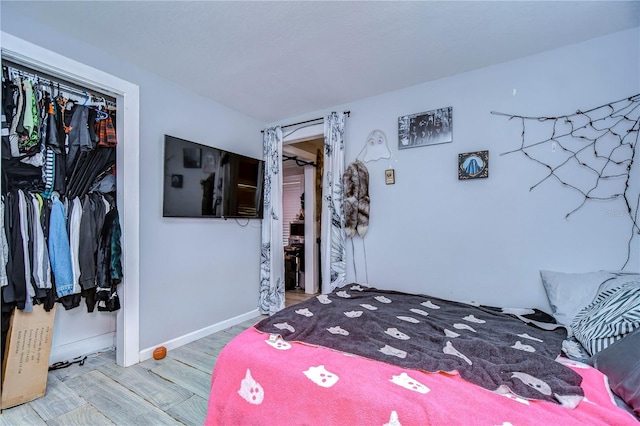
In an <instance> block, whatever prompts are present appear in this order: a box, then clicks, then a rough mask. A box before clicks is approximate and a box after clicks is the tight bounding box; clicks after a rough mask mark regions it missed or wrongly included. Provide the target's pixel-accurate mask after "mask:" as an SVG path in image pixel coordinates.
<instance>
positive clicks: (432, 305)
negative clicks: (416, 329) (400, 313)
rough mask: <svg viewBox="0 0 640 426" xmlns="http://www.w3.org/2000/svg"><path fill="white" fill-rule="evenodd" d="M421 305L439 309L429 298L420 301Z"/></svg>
mask: <svg viewBox="0 0 640 426" xmlns="http://www.w3.org/2000/svg"><path fill="white" fill-rule="evenodd" d="M421 305H422V306H425V307H427V308H430V309H440V306H438V305H435V304H433V303H432V302H431V300H427V301H426V302H422V303H421Z"/></svg>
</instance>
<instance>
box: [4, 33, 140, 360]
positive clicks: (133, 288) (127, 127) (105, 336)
mask: <svg viewBox="0 0 640 426" xmlns="http://www.w3.org/2000/svg"><path fill="white" fill-rule="evenodd" d="M1 36H2V37H1V38H0V40H1V42H2V44H1V46H0V47H1V51H2V61H3V63H5V62H11V63H13V64H15V65H16V66H17V67H25V68H27V69H29V70H32V71H33V72H35V73H36V74H38V75H40V76H41V78H42V80H43V81H44V80H50V82H51V83H52V84H50V85H49V88H50V89H51V90H52V91H54V92H55V91H57V85H56V84H55V82H54V81H55V80H58V81H59V82H61V84H60V86H61V88H62V86H63V85H64V86H66V87H65V88H66V89H67V91H68V92H75V96H74V100H75V101H76V103H77V104H83V103H84V104H86V105H85V107H88V106H89V104H91V103H100V104H101V106H102V103H104V111H103V113H104V114H110V113H113V118H114V119H113V122H114V123H115V126H114V129H113V132H111V131H110V132H109V133H110V134H115V139H117V141H118V143H117V145H116V147H115V170H117V173H116V174H115V179H114V180H115V187H116V188H117V191H116V192H115V193H113V194H114V197H113V198H114V199H113V205H115V206H117V209H118V213H119V220H120V229H121V233H122V234H121V238H120V241H121V249H122V252H121V264H122V281H121V282H120V284H118V285H117V287H116V288H117V290H116V291H117V293H118V295H119V299H120V308H119V309H117V310H116V309H114V310H113V311H111V312H108V311H104V310H103V311H98V308H97V307H96V308H95V310H94V312H91V313H89V312H87V310H88V309H87V307H86V306H85V301H84V300H82V301H81V304H80V306H78V307H77V308H73V309H70V310H65V309H57V310H56V311H57V312H56V323H59V322H60V321H62V322H64V327H63V326H60V325H59V326H58V327H56V325H55V324H54V330H53V333H54V337H53V345H52V348H51V357H50V360H49V362H50V363H54V362H57V361H65V360H68V359H71V358H75V357H77V356H80V355H84V354H88V353H93V352H96V351H99V350H103V349H106V348H108V347H111V348H113V347H114V346H115V348H116V362H117V363H118V364H119V365H121V366H129V365H133V364H135V363H137V362H139V361H140V350H139V339H138V337H139V306H138V302H139V297H138V296H139V288H138V285H139V267H138V264H139V202H138V199H139V183H138V182H139V163H138V162H139V146H138V135H139V128H138V127H139V120H138V117H139V88H138V86H137V85H134V84H132V83H130V82H127V81H125V80H122V79H120V78H117V77H115V76H112V75H110V74H107V73H105V72H103V71H101V70H98V69H95V68H92V67H89V66H87V65H84V64H81V63H79V62H76V61H74V60H71V59H69V58H66V57H64V56H62V55H59V54H56V53H54V52H51V51H49V50H46V49H43V48H41V47H39V46H36V45H34V44H31V43H28V42H26V41H24V40H21V39H19V38H17V37H15V36H12V35H10V34H6V33H4V32H3V33H2V34H1ZM36 79H37V77H36ZM51 86H52V87H51ZM85 92H86V96H83V95H84V94H85ZM91 93H100V94H103V95H104V96H96V98H92V97H91V96H90V94H91ZM97 98H101V99H97ZM108 98H111V99H108ZM110 103H111V107H115V111H113V110H112V111H110V110H109V106H110ZM92 106H93V105H92ZM96 114H99V113H97V112H96ZM3 134H4V133H3ZM105 140H106V139H105ZM3 151H4V147H3ZM83 154H84V152H83ZM78 173H80V171H79V172H78ZM79 176H80V175H79ZM4 177H5V176H4V173H3V178H4ZM81 181H82V179H81ZM3 183H4V182H3ZM125 183H126V184H125ZM80 187H81V188H80V189H78V194H80V193H84V192H85V188H84V186H83V185H80ZM112 307H115V305H114V306H112ZM96 311H98V312H96ZM70 324H73V325H72V326H71V325H70ZM83 325H89V327H83ZM93 325H97V329H92V327H91V326H93Z"/></svg>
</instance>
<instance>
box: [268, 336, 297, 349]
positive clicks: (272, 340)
mask: <svg viewBox="0 0 640 426" xmlns="http://www.w3.org/2000/svg"><path fill="white" fill-rule="evenodd" d="M265 342H267V344H268V345H270V346H273V347H274V348H276V349H278V350H281V351H286V350H287V349H291V344H290V343H289V342H287V341H286V340H284V339H283V338H282V337H281V336H279V335H277V334H270V335H269V338H268V339H267V340H265Z"/></svg>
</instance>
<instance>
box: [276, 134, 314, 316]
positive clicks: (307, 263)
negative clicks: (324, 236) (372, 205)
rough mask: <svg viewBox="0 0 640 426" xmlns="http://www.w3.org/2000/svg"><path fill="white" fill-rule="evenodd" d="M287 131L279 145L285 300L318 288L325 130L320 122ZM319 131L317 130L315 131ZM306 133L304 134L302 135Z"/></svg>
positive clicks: (303, 296) (292, 301)
mask: <svg viewBox="0 0 640 426" xmlns="http://www.w3.org/2000/svg"><path fill="white" fill-rule="evenodd" d="M304 130H306V131H307V132H305V134H304V135H303V132H299V133H300V134H299V135H298V137H297V138H296V137H295V133H289V137H286V136H285V138H284V141H283V147H282V155H283V161H282V171H283V188H282V203H283V210H282V211H283V235H282V241H283V246H284V252H285V253H284V262H285V304H286V305H287V306H289V305H291V304H295V303H298V302H300V301H302V300H305V299H307V298H309V297H311V296H312V295H314V294H317V293H319V291H320V282H321V275H320V274H321V267H320V235H321V229H320V223H321V220H320V218H321V216H320V213H321V205H322V171H323V169H322V167H323V159H324V152H323V144H324V136H323V134H322V132H323V131H324V129H323V125H322V123H321V124H319V125H315V126H312V127H310V128H305V129H304ZM318 132H320V133H318ZM305 135H306V136H305Z"/></svg>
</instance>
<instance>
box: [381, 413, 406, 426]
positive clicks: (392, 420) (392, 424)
mask: <svg viewBox="0 0 640 426" xmlns="http://www.w3.org/2000/svg"><path fill="white" fill-rule="evenodd" d="M382 426H402V424H401V423H400V420H398V413H396V412H395V411H392V412H391V416H390V417H389V423H385V424H383V425H382Z"/></svg>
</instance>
